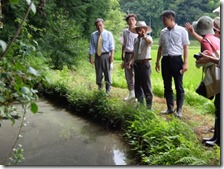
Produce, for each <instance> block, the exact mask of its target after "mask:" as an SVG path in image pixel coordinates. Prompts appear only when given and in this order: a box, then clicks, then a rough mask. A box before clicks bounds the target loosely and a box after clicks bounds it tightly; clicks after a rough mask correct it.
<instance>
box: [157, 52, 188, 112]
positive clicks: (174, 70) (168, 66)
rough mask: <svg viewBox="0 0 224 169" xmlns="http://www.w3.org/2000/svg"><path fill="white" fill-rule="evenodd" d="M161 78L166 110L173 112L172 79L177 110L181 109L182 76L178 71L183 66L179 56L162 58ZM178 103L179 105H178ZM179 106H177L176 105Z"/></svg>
mask: <svg viewBox="0 0 224 169" xmlns="http://www.w3.org/2000/svg"><path fill="white" fill-rule="evenodd" d="M161 64H162V65H161V66H162V67H161V70H162V78H163V83H164V97H165V98H166V100H167V107H168V110H173V107H174V94H173V90H172V78H173V79H174V84H175V89H176V96H177V109H181V108H182V106H183V100H184V88H183V74H181V73H180V70H181V69H182V66H183V60H182V57H181V56H164V57H163V58H162V63H161ZM178 101H179V102H180V103H178ZM178 104H179V105H178Z"/></svg>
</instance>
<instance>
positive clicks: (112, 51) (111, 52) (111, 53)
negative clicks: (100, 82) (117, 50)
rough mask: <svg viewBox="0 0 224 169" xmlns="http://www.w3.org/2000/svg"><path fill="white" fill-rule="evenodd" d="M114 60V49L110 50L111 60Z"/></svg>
mask: <svg viewBox="0 0 224 169" xmlns="http://www.w3.org/2000/svg"><path fill="white" fill-rule="evenodd" d="M113 61H114V50H111V51H110V56H109V62H110V63H112V62H113Z"/></svg>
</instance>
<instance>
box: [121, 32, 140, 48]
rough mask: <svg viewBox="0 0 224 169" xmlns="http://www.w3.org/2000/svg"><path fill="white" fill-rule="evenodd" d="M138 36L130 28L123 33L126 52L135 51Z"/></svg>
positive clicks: (122, 40)
mask: <svg viewBox="0 0 224 169" xmlns="http://www.w3.org/2000/svg"><path fill="white" fill-rule="evenodd" d="M136 37H138V35H137V34H135V33H132V32H131V31H130V30H129V29H128V28H127V29H125V30H124V31H123V33H122V39H121V44H122V46H124V47H125V48H124V51H125V52H133V51H134V40H135V38H136Z"/></svg>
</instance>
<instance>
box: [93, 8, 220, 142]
mask: <svg viewBox="0 0 224 169" xmlns="http://www.w3.org/2000/svg"><path fill="white" fill-rule="evenodd" d="M161 16H162V22H163V25H164V28H163V29H162V30H161V32H160V37H159V42H158V43H159V48H158V51H157V58H156V65H155V69H156V71H157V72H160V68H161V72H162V78H163V85H164V96H165V99H166V104H167V109H166V110H165V111H162V112H161V113H163V114H173V113H174V112H175V109H174V92H173V89H172V79H174V84H175V89H176V113H175V115H176V116H177V117H179V118H181V117H182V112H183V104H184V99H185V92H184V88H183V74H184V73H185V72H186V71H187V69H188V45H189V44H190V41H189V37H188V32H189V33H190V34H191V35H192V36H194V37H195V38H196V37H198V36H199V35H201V38H200V39H204V37H205V36H206V35H207V34H212V32H211V31H213V27H214V26H213V25H212V23H209V22H210V18H207V17H202V18H200V19H199V20H198V21H197V22H196V23H194V25H193V26H194V29H195V30H198V29H200V30H199V31H198V32H197V33H198V34H199V35H197V34H196V33H195V32H193V33H194V35H193V34H192V30H193V28H192V25H190V24H189V23H187V24H186V25H185V26H186V27H185V28H184V27H182V26H179V25H178V24H177V23H176V22H175V17H176V14H175V12H174V11H172V10H166V11H164V12H163V13H162V15H161ZM204 18H206V19H207V20H205V19H204ZM126 21H127V24H128V28H127V29H125V30H124V31H123V33H122V53H121V58H122V61H123V62H122V66H123V68H124V70H125V78H126V81H127V86H128V90H129V95H128V97H126V98H124V100H125V101H126V100H131V99H137V101H138V102H139V103H141V104H144V103H145V104H146V106H147V108H148V109H149V110H152V100H153V92H152V85H151V78H150V76H151V63H150V60H151V46H152V44H153V39H152V37H151V35H150V33H151V32H152V29H151V27H150V26H147V25H146V23H145V22H144V21H137V16H136V15H135V14H128V15H127V17H126ZM202 22H203V23H202ZM208 24H210V25H208ZM219 24H220V21H219ZM95 25H96V28H97V31H95V32H93V33H92V37H91V42H90V52H89V54H90V55H89V59H90V63H91V64H94V63H95V70H96V84H97V85H98V87H99V89H102V80H103V77H104V76H105V82H106V93H107V94H109V92H110V86H111V83H112V80H111V63H112V62H113V57H114V48H115V45H114V39H113V35H112V33H111V32H109V31H107V30H105V29H104V21H103V19H97V20H96V22H95ZM210 29H211V30H210ZM214 30H215V28H214ZM216 31H217V30H216ZM219 31H220V30H219ZM204 32H206V33H207V34H203V33H204ZM200 33H201V34H200ZM210 37H213V35H211V36H210ZM101 38H102V39H101ZM196 39H197V38H196ZM198 41H199V42H201V43H202V40H198ZM206 44H207V42H206ZM201 45H203V44H201ZM219 45H220V44H219ZM219 47H220V46H219ZM217 49H218V46H217ZM204 50H205V49H204V48H202V50H201V52H203V51H204ZM98 51H99V52H98ZM206 51H207V50H206ZM201 55H202V56H203V59H201V61H200V60H199V61H197V62H198V63H200V62H201V63H202V64H205V63H203V62H205V59H204V58H214V57H213V56H209V57H206V55H207V56H208V55H212V53H211V52H210V53H208V52H206V53H201ZM94 56H95V61H94V59H93V57H94ZM161 58H162V59H161ZM160 60H161V61H160ZM207 60H208V59H207ZM210 60H211V59H210ZM197 62H196V63H197ZM207 62H209V61H207ZM160 63H161V67H160ZM215 106H216V122H215V130H216V132H215V135H214V137H212V138H209V139H205V141H206V143H207V144H208V145H209V144H210V145H214V144H215V143H217V144H218V145H219V142H220V137H219V135H220V133H219V132H220V130H219V128H220V94H219V93H217V95H216V100H215ZM217 124H218V125H217Z"/></svg>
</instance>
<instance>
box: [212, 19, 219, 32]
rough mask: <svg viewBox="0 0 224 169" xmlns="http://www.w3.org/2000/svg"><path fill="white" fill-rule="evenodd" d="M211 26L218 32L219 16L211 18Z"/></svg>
mask: <svg viewBox="0 0 224 169" xmlns="http://www.w3.org/2000/svg"><path fill="white" fill-rule="evenodd" d="M213 28H214V29H215V30H217V31H219V32H220V17H219V16H217V17H215V19H214V20H213Z"/></svg>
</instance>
